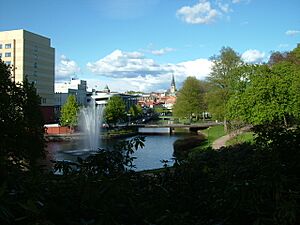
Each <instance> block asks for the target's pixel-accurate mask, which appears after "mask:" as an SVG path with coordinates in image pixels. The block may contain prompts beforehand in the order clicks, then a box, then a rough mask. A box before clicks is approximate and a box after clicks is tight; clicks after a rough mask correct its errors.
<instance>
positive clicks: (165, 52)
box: [150, 47, 175, 56]
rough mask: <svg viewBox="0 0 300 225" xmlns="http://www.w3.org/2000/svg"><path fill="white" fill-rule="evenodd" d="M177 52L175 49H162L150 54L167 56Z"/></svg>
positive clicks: (152, 51)
mask: <svg viewBox="0 0 300 225" xmlns="http://www.w3.org/2000/svg"><path fill="white" fill-rule="evenodd" d="M173 51H175V49H174V48H168V47H167V48H161V49H157V50H150V52H151V53H152V54H153V55H159V56H161V55H165V54H167V53H168V52H173Z"/></svg>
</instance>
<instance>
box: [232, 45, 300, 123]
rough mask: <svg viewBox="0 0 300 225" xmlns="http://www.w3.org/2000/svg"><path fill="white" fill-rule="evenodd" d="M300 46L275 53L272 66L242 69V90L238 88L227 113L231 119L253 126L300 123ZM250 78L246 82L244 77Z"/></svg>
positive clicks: (272, 57)
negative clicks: (288, 50)
mask: <svg viewBox="0 0 300 225" xmlns="http://www.w3.org/2000/svg"><path fill="white" fill-rule="evenodd" d="M299 52H300V46H297V48H295V49H294V50H293V51H291V52H285V53H280V52H275V53H273V54H272V56H271V58H270V60H269V63H268V65H255V66H250V65H244V66H242V67H240V68H239V72H240V77H241V78H242V77H243V79H239V82H236V84H238V83H239V84H242V83H243V85H240V87H241V88H236V87H235V88H234V93H233V94H232V96H231V98H230V100H229V103H228V104H227V110H228V111H227V113H228V116H229V117H230V118H231V119H239V120H243V121H245V122H247V123H251V124H253V125H264V124H274V123H276V124H281V125H282V124H283V125H285V126H288V125H292V124H294V123H296V122H299V118H300V94H299V90H300V54H299ZM245 77H246V78H247V79H244V78H245Z"/></svg>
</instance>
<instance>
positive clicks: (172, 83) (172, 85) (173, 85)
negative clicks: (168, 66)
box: [170, 74, 177, 94]
mask: <svg viewBox="0 0 300 225" xmlns="http://www.w3.org/2000/svg"><path fill="white" fill-rule="evenodd" d="M176 91H177V90H176V84H175V78H174V74H172V81H171V88H170V93H171V94H175V93H176Z"/></svg>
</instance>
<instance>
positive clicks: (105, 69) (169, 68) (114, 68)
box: [87, 50, 212, 91]
mask: <svg viewBox="0 0 300 225" xmlns="http://www.w3.org/2000/svg"><path fill="white" fill-rule="evenodd" d="M211 65H212V62H211V61H209V60H208V59H196V60H191V61H186V62H181V63H178V64H172V63H168V64H158V63H156V62H155V61H154V60H153V59H149V58H145V56H144V55H143V54H141V53H138V52H123V51H121V50H115V51H114V52H112V53H111V54H109V55H107V56H105V57H104V58H102V59H100V60H98V61H96V62H89V63H88V64H87V67H88V69H89V70H90V71H91V72H92V73H94V74H95V75H100V76H103V77H109V78H110V81H111V84H109V85H111V86H112V87H113V86H115V87H116V90H122V91H126V90H140V91H155V90H159V89H165V90H166V89H167V88H169V86H170V82H171V76H172V74H174V76H175V79H176V83H177V84H178V83H180V82H182V81H184V80H185V78H186V77H188V76H195V77H197V78H198V79H203V78H205V77H206V76H207V75H208V74H209V73H210V69H211ZM106 79H107V78H106ZM116 84H117V85H116ZM111 90H114V89H113V88H111Z"/></svg>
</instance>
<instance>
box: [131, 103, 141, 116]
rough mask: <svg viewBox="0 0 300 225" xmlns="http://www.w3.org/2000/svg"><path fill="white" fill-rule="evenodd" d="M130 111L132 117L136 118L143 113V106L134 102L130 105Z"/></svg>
mask: <svg viewBox="0 0 300 225" xmlns="http://www.w3.org/2000/svg"><path fill="white" fill-rule="evenodd" d="M128 113H129V114H130V115H131V116H132V117H134V118H136V117H138V116H140V115H141V114H142V113H143V110H142V107H141V106H140V105H134V104H133V105H132V106H131V107H130V109H129V110H128Z"/></svg>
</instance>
